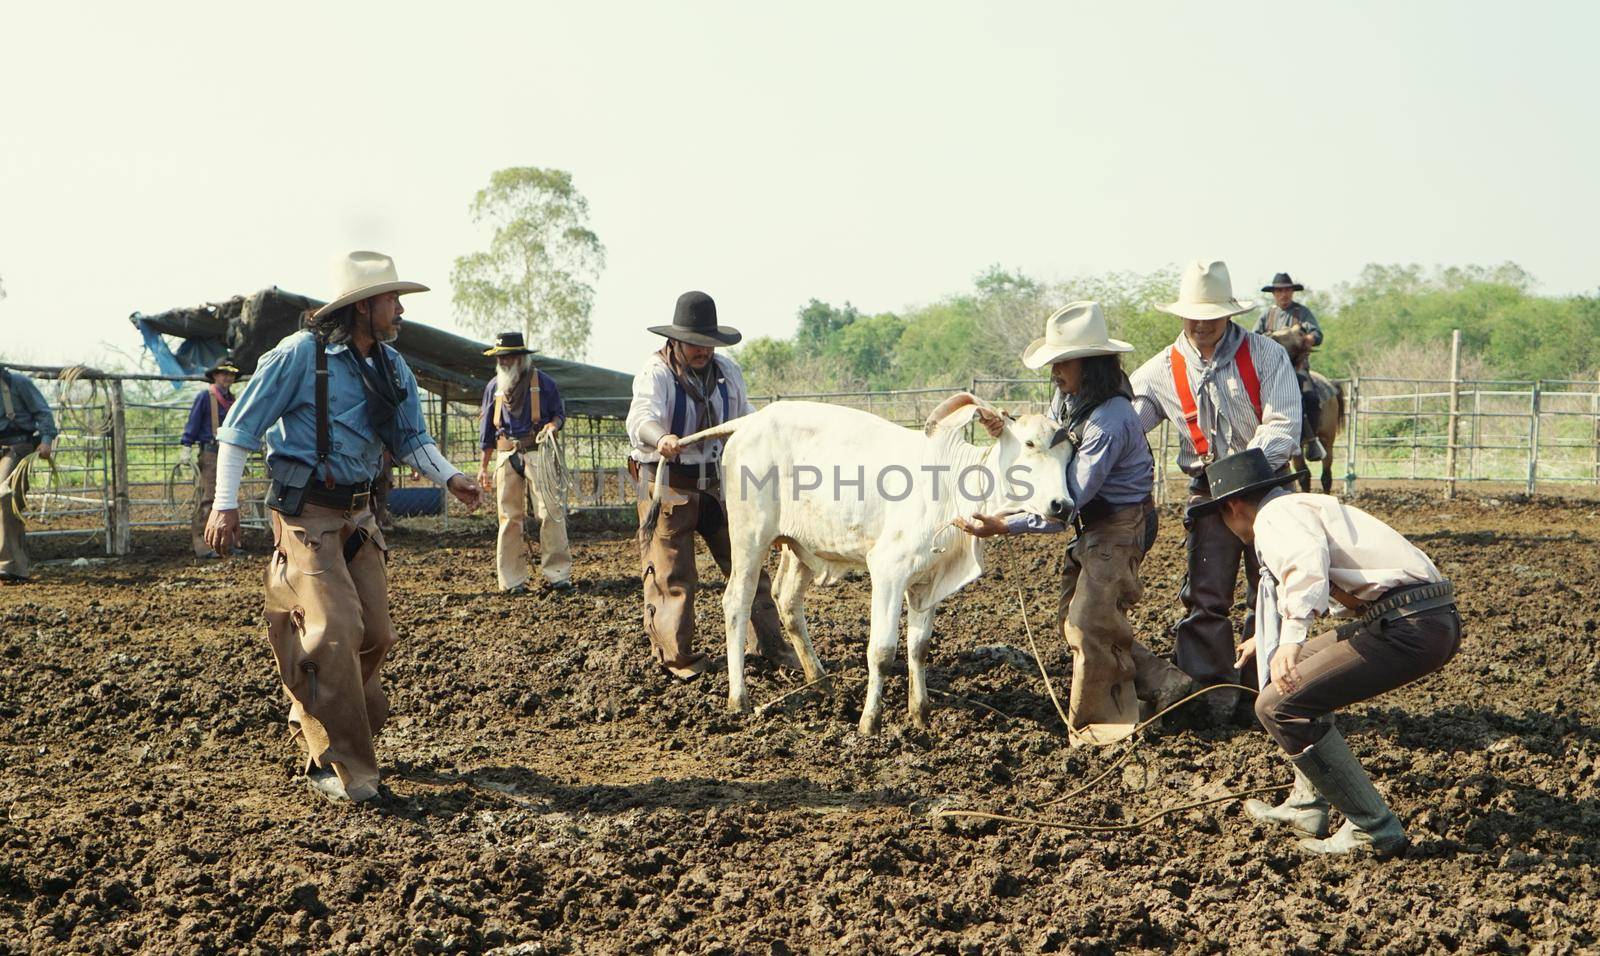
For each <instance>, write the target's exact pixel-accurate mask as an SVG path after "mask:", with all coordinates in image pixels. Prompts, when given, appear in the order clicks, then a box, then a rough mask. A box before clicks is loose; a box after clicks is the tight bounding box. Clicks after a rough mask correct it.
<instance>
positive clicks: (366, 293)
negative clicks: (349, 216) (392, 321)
mask: <svg viewBox="0 0 1600 956" xmlns="http://www.w3.org/2000/svg"><path fill="white" fill-rule="evenodd" d="M333 284H334V287H335V288H337V289H338V290H339V292H338V293H337V294H336V295H335V296H334V299H333V301H332V302H329V303H328V304H327V305H325V306H323V307H322V308H320V309H318V310H317V311H316V312H315V313H313V315H312V317H313V318H318V319H320V318H322V317H323V316H324V315H327V314H328V313H329V312H332V311H334V310H335V309H342V308H344V307H345V306H347V305H349V304H350V303H352V302H360V301H361V300H362V299H370V298H372V297H373V296H375V295H382V294H383V293H385V292H399V293H401V294H404V293H407V292H427V291H428V287H427V286H425V285H423V284H422V283H420V282H402V281H401V280H400V276H399V274H398V273H396V272H395V270H394V260H393V259H391V258H389V257H388V256H386V255H384V254H383V253H381V252H352V253H349V254H347V255H343V256H340V257H339V258H337V259H335V260H334V263H333Z"/></svg>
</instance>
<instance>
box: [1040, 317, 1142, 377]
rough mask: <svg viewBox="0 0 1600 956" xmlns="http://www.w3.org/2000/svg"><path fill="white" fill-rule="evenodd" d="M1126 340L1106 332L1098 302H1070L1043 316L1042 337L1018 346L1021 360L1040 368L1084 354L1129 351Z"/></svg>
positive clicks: (1131, 347)
mask: <svg viewBox="0 0 1600 956" xmlns="http://www.w3.org/2000/svg"><path fill="white" fill-rule="evenodd" d="M1132 351H1133V346H1132V345H1130V344H1128V343H1127V342H1123V341H1120V340H1118V339H1114V338H1111V337H1109V336H1108V335H1106V316H1105V313H1104V312H1102V311H1101V310H1100V303H1098V302H1071V303H1068V304H1067V305H1064V306H1062V307H1061V308H1059V309H1057V310H1056V311H1055V313H1054V314H1053V315H1051V316H1050V318H1048V319H1045V320H1044V337H1043V338H1037V339H1034V340H1033V341H1032V342H1031V343H1029V345H1028V347H1027V348H1026V349H1023V350H1022V364H1023V365H1026V366H1027V367H1029V368H1044V367H1045V366H1046V365H1054V364H1055V363H1057V362H1064V361H1066V360H1067V359H1074V358H1082V357H1084V356H1088V355H1116V354H1118V353H1120V352H1132Z"/></svg>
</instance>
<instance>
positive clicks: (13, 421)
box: [0, 368, 57, 442]
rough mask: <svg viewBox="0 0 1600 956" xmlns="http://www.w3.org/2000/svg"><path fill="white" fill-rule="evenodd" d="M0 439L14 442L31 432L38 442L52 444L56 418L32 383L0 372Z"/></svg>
mask: <svg viewBox="0 0 1600 956" xmlns="http://www.w3.org/2000/svg"><path fill="white" fill-rule="evenodd" d="M0 391H4V393H5V394H4V397H3V398H0V437H4V438H8V439H12V440H15V439H18V438H22V437H24V436H31V435H33V434H34V433H35V432H37V433H38V435H39V441H41V442H47V441H55V438H56V434H57V432H56V417H55V415H53V414H51V412H50V403H48V402H46V401H45V400H44V394H43V393H42V392H40V391H39V386H37V385H35V384H33V379H31V378H29V377H28V376H26V375H19V374H17V373H16V372H13V371H11V370H10V369H8V368H0Z"/></svg>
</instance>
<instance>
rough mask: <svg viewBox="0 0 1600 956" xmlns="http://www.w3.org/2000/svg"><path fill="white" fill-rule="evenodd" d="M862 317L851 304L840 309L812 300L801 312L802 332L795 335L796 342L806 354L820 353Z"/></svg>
mask: <svg viewBox="0 0 1600 956" xmlns="http://www.w3.org/2000/svg"><path fill="white" fill-rule="evenodd" d="M860 317H861V314H860V313H859V312H857V311H856V307H855V306H853V305H851V304H850V303H849V302H846V303H845V304H844V308H842V309H838V308H834V307H833V306H832V305H829V304H828V303H826V302H823V301H822V300H821V299H812V300H811V301H810V302H807V303H806V306H805V308H803V309H801V310H800V315H799V318H800V330H799V331H798V332H796V333H795V336H794V337H795V341H796V342H797V343H798V344H799V346H800V348H802V349H804V350H805V351H806V352H812V353H815V352H820V351H822V350H823V349H824V348H826V347H827V344H828V342H829V341H831V340H832V339H833V337H834V336H835V335H837V334H838V332H839V331H840V330H841V329H843V328H844V327H845V326H847V325H849V324H850V323H852V322H854V321H855V320H856V319H858V318H860Z"/></svg>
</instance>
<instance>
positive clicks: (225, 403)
mask: <svg viewBox="0 0 1600 956" xmlns="http://www.w3.org/2000/svg"><path fill="white" fill-rule="evenodd" d="M211 394H212V396H213V397H214V398H216V400H217V412H218V413H219V414H221V415H222V416H223V417H224V418H226V417H227V415H228V409H230V408H232V407H233V392H231V391H229V390H228V389H225V388H223V387H222V386H221V385H218V384H217V383H216V382H212V383H211Z"/></svg>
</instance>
